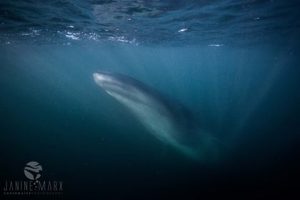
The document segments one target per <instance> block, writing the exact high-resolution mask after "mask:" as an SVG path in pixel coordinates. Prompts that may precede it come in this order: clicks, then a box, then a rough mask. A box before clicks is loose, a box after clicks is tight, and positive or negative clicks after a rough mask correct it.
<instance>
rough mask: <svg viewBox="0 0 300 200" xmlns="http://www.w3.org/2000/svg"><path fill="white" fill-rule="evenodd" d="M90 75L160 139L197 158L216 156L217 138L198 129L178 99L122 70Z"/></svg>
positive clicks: (216, 157) (211, 158)
mask: <svg viewBox="0 0 300 200" xmlns="http://www.w3.org/2000/svg"><path fill="white" fill-rule="evenodd" d="M93 78H94V81H95V82H96V84H97V85H98V86H100V87H101V88H102V89H103V90H104V91H105V92H106V93H107V94H109V95H110V96H112V97H113V98H115V99H116V100H117V101H118V102H120V103H121V104H123V105H124V106H126V107H127V108H128V109H129V110H130V111H131V112H132V113H133V114H134V115H135V116H136V118H137V119H138V120H139V121H140V122H141V123H142V124H143V125H144V126H145V128H146V129H147V130H148V131H149V132H150V133H152V134H153V135H154V136H156V137H157V138H158V139H159V140H161V141H163V142H165V143H168V144H170V145H172V146H174V147H176V148H177V149H179V150H180V151H181V152H183V153H184V154H186V155H188V156H190V157H192V158H195V159H197V160H202V161H212V160H214V161H215V160H217V159H218V157H219V154H220V149H219V141H218V139H216V138H215V137H214V136H212V135H211V134H209V133H207V132H206V131H204V130H201V128H200V127H199V125H198V123H197V122H196V120H195V119H194V118H193V117H192V114H191V113H190V112H189V111H188V110H187V109H185V108H184V107H183V106H182V105H180V104H179V103H175V101H170V100H167V99H166V98H165V97H164V96H163V95H161V94H160V93H159V92H158V91H156V90H154V89H153V88H151V87H149V86H147V85H146V84H144V83H142V82H140V81H138V80H136V79H134V78H131V77H129V76H126V75H123V74H118V73H109V72H98V73H94V74H93Z"/></svg>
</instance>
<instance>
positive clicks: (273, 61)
mask: <svg viewBox="0 0 300 200" xmlns="http://www.w3.org/2000/svg"><path fill="white" fill-rule="evenodd" d="M299 8H300V4H299V3H298V2H297V1H292V0H291V1H277V0H269V1H267V0H257V1H255V0H252V1H250V0H249V1H234V0H226V1H191V0H190V1H180V0H176V1H170V0H163V1H154V0H153V1H143V0H141V1H101V0H100V1H92V0H90V1H79V0H76V1H63V0H56V1H47V2H45V1H31V0H26V1H25V0H24V1H20V0H16V1H4V0H2V1H0V113H1V121H0V125H1V129H0V152H1V153H0V161H1V167H0V185H1V199H2V197H4V198H10V199H22V198H33V197H35V198H38V199H42V198H56V199H60V198H62V199H69V198H72V199H177V198H179V199H207V198H218V199H220V198H225V197H232V196H235V197H236V196H238V197H240V198H246V197H251V198H258V197H270V196H273V197H274V196H278V195H284V196H289V195H299V193H297V191H299V187H300V185H299V181H298V178H299V177H300V174H299V170H298V169H299V167H300V164H299V155H300V154H299V153H300V152H299V139H300V137H299V136H300V135H299V134H300V128H299V124H300V104H299V103H300V93H299V86H300V68H299V55H300V54H299V50H300V49H299V45H300V41H299V35H300V34H299V33H300V23H299V19H300V18H299V14H298V13H299V12H298V11H299ZM99 70H104V71H110V72H117V73H122V74H126V75H129V76H131V77H133V78H135V79H137V80H139V81H142V82H143V83H145V84H146V85H149V86H151V87H152V88H155V89H156V90H157V91H158V92H160V93H161V94H163V95H164V96H166V97H168V99H171V100H172V101H174V102H180V104H182V105H184V106H185V107H186V109H188V110H189V111H190V112H191V113H193V115H194V116H195V118H196V119H197V123H198V124H197V125H198V126H200V127H201V128H203V130H205V131H207V132H209V133H210V134H211V135H212V136H213V137H216V138H218V140H219V141H220V145H222V147H223V151H224V152H222V155H221V156H220V157H219V158H218V160H216V161H214V162H205V161H198V160H194V159H191V158H189V157H187V156H185V155H184V154H182V153H181V152H179V151H178V149H175V148H174V147H172V146H170V145H168V144H165V143H163V142H161V141H159V140H157V139H156V138H155V137H154V136H153V135H152V134H151V133H149V132H148V131H147V129H145V127H144V126H143V125H142V124H141V123H140V122H139V120H138V119H137V118H136V117H135V116H134V115H133V114H132V113H130V112H129V111H128V109H126V108H125V107H124V106H123V105H121V104H120V103H119V102H117V101H116V100H115V99H113V98H111V96H109V95H107V94H106V93H105V92H104V91H102V90H101V89H100V88H99V87H98V86H97V85H96V84H95V83H94V80H93V78H92V74H93V73H94V72H96V71H99ZM29 161H37V162H39V163H40V164H41V165H42V166H43V172H42V177H41V179H40V180H61V181H63V182H64V191H63V194H62V195H61V194H60V195H53V194H48V195H45V194H44V195H37V194H35V195H31V196H28V195H5V196H4V195H3V187H4V186H5V181H6V180H26V177H25V176H24V173H23V169H24V166H25V164H26V163H27V162H29Z"/></svg>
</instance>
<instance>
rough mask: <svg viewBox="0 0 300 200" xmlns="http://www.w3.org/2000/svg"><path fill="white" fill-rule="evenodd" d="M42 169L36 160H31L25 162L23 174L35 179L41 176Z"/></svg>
mask: <svg viewBox="0 0 300 200" xmlns="http://www.w3.org/2000/svg"><path fill="white" fill-rule="evenodd" d="M42 170H43V168H42V166H41V165H40V164H39V163H38V162H36V161H31V162H28V163H27V164H26V166H25V168H24V174H25V176H26V177H27V178H28V179H29V180H37V179H39V178H40V177H41V174H40V172H41V171H42Z"/></svg>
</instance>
